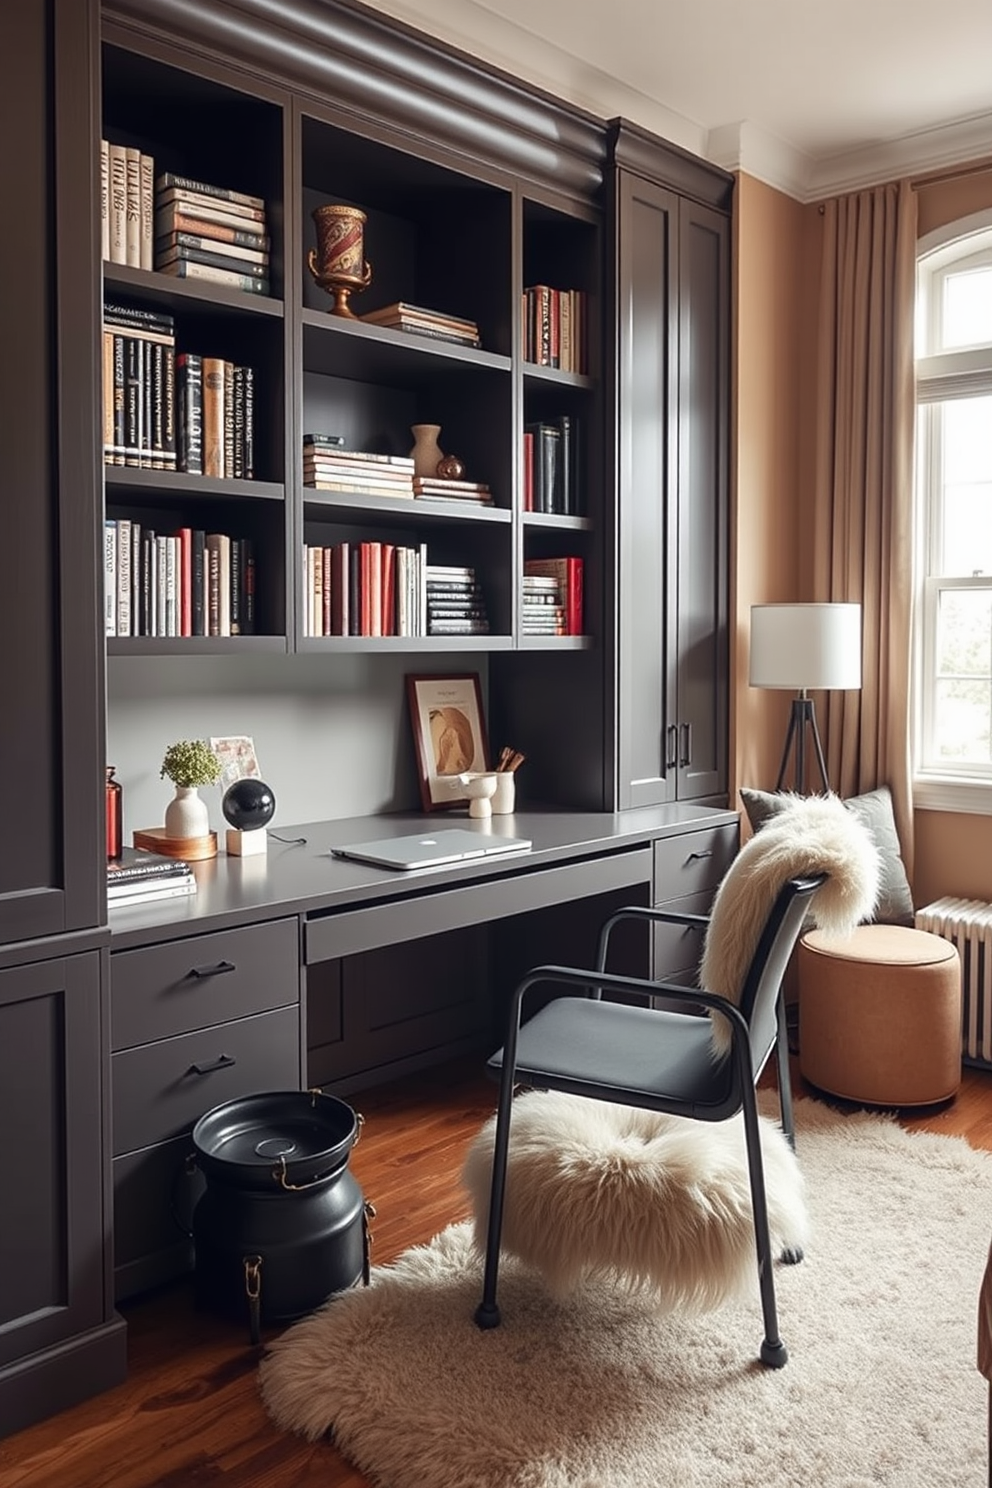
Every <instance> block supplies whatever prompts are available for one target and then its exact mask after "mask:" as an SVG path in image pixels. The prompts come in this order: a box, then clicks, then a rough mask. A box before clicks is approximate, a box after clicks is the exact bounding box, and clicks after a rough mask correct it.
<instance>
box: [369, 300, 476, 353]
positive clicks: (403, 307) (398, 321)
mask: <svg viewBox="0 0 992 1488" xmlns="http://www.w3.org/2000/svg"><path fill="white" fill-rule="evenodd" d="M362 320H363V321H364V322H365V323H366V324H367V325H378V326H385V327H386V328H387V329H389V330H393V331H407V332H409V334H410V335H413V336H430V337H433V338H434V339H435V340H438V341H452V342H454V343H455V344H456V345H459V346H471V347H478V346H480V345H481V344H482V343H481V341H480V339H479V327H478V326H477V325H476V323H475V321H474V320H466V319H465V318H464V317H463V316H461V315H449V314H447V312H446V311H444V310H428V309H426V308H425V307H424V306H423V305H410V304H408V303H407V302H406V301H405V300H397V301H395V302H394V303H393V304H392V305H383V307H382V308H381V309H380V310H370V311H369V312H368V314H366V315H363V316H362Z"/></svg>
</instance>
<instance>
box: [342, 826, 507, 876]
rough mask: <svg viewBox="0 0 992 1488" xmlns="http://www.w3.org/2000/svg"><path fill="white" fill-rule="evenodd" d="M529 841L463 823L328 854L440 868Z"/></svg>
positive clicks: (496, 854)
mask: <svg viewBox="0 0 992 1488" xmlns="http://www.w3.org/2000/svg"><path fill="white" fill-rule="evenodd" d="M532 845H533V844H532V843H531V842H530V841H529V840H528V839H527V838H526V837H490V836H488V835H485V834H484V833H482V832H471V831H469V830H468V828H465V827H462V828H457V827H445V828H444V829H443V830H442V831H439V832H416V833H414V834H413V835H412V836H410V837H383V838H382V839H381V840H380V841H377V842H356V843H351V844H348V845H346V846H344V847H332V848H331V856H332V857H335V858H353V859H354V860H355V861H356V862H359V863H374V864H376V866H377V867H379V868H403V869H409V868H440V867H441V866H443V864H445V863H464V862H466V861H467V860H468V859H469V858H495V857H503V856H504V855H505V854H506V853H518V852H526V851H527V850H528V849H529V848H530V847H531V846H532Z"/></svg>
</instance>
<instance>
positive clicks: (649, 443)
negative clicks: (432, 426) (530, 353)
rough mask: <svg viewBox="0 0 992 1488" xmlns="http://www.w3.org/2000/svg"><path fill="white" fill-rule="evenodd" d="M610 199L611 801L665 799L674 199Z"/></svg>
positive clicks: (670, 639)
mask: <svg viewBox="0 0 992 1488" xmlns="http://www.w3.org/2000/svg"><path fill="white" fill-rule="evenodd" d="M617 189H618V200H617V221H616V232H617V243H616V251H617V268H618V273H617V281H618V282H617V310H618V314H617V349H616V350H617V397H616V407H617V419H618V428H617V454H618V464H619V468H618V472H617V477H618V493H617V502H618V509H617V523H618V529H617V554H616V575H615V577H616V605H617V655H616V665H617V677H616V686H617V751H616V759H617V772H618V776H617V804H618V806H619V807H620V808H621V809H624V808H626V807H636V806H656V805H660V804H661V803H662V802H664V801H668V800H670V799H672V797H673V796H674V794H675V778H676V769H677V761H678V752H677V751H678V731H677V727H676V724H677V714H676V708H675V705H676V697H675V678H676V668H675V634H676V631H675V586H674V574H673V573H672V572H671V571H670V563H669V557H670V555H672V556H674V552H673V547H672V538H673V533H674V505H673V493H674V487H675V476H676V472H677V465H676V459H677V453H678V451H677V444H676V430H677V427H678V424H677V414H678V403H677V363H676V355H677V350H678V320H677V318H676V311H677V284H678V281H677V270H678V210H679V201H678V197H677V196H675V195H674V193H672V192H670V191H666V190H664V189H662V188H661V187H660V186H656V185H654V184H652V183H650V182H647V181H642V180H640V179H639V178H638V177H637V176H634V175H630V174H628V173H627V172H620V173H619V182H618V188H617Z"/></svg>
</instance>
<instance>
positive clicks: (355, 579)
mask: <svg viewBox="0 0 992 1488" xmlns="http://www.w3.org/2000/svg"><path fill="white" fill-rule="evenodd" d="M303 566H304V595H305V603H304V610H303V633H304V635H305V636H308V637H316V636H348V635H352V636H394V635H395V636H424V635H486V634H488V633H489V620H488V616H487V615H486V607H485V599H484V597H483V593H482V588H481V585H480V584H479V581H478V578H477V577H476V573H475V570H474V569H473V568H470V567H467V566H464V565H454V566H452V565H439V564H432V563H429V562H428V558H427V544H426V543H421V544H420V546H419V547H405V546H403V545H402V544H398V543H388V542H379V541H368V542H341V543H336V544H334V545H333V546H330V547H317V546H315V545H312V544H308V545H306V546H305V547H304V550H303Z"/></svg>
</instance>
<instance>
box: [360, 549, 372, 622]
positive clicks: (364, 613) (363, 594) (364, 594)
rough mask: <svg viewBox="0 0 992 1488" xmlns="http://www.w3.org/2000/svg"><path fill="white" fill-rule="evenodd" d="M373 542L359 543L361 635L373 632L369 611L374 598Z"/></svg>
mask: <svg viewBox="0 0 992 1488" xmlns="http://www.w3.org/2000/svg"><path fill="white" fill-rule="evenodd" d="M371 549H372V544H371V543H369V542H363V543H359V545H358V602H359V620H360V625H359V631H358V634H359V635H363V636H367V635H371V634H372V616H371V614H370V612H369V602H370V600H371V598H372V578H371V568H372V552H371Z"/></svg>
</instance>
